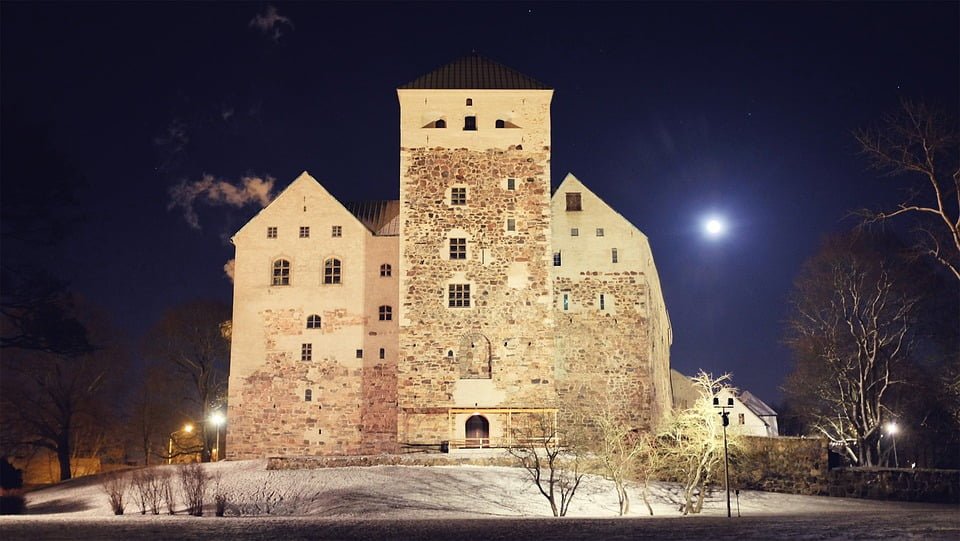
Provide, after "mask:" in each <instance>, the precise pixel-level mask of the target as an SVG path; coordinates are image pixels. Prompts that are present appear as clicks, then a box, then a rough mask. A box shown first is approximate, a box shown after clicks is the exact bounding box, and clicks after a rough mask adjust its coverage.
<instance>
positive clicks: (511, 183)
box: [507, 178, 517, 191]
mask: <svg viewBox="0 0 960 541" xmlns="http://www.w3.org/2000/svg"><path fill="white" fill-rule="evenodd" d="M507 189H508V190H511V191H513V190H516V189H517V179H515V178H508V179H507Z"/></svg>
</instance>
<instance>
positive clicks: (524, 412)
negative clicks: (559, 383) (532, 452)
mask: <svg viewBox="0 0 960 541" xmlns="http://www.w3.org/2000/svg"><path fill="white" fill-rule="evenodd" d="M557 412H558V410H557V408H479V407H474V408H450V409H448V410H447V426H448V435H449V436H450V439H449V440H447V442H448V443H447V445H448V446H449V448H450V449H487V448H495V447H497V448H508V447H529V446H530V445H536V446H541V445H543V444H544V443H547V442H550V443H551V444H552V445H556V444H557V443H559V427H558V425H557ZM457 415H461V420H460V421H459V422H458V421H457ZM463 415H470V416H472V415H483V416H485V417H490V418H498V419H499V420H500V423H501V424H500V426H501V427H502V428H501V430H502V432H503V435H502V436H498V437H486V438H457V437H454V436H455V435H462V434H463V427H462V425H460V423H462V422H463V421H462V418H463V417H462V416H463ZM530 416H546V418H547V419H548V427H547V428H546V430H545V432H547V435H546V436H545V437H539V434H540V433H543V432H541V431H539V430H531V431H530V432H533V433H534V434H536V436H532V437H531V436H528V435H527V434H522V433H523V432H525V431H524V430H522V427H523V426H525V424H526V421H527V420H529V418H530ZM551 425H552V426H551ZM518 432H520V434H518ZM550 432H552V434H553V435H552V436H551V435H550V434H549V433H550Z"/></svg>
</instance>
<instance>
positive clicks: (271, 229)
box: [267, 226, 277, 239]
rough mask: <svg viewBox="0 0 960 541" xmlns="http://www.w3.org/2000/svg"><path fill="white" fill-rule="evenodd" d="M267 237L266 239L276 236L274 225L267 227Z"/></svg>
mask: <svg viewBox="0 0 960 541" xmlns="http://www.w3.org/2000/svg"><path fill="white" fill-rule="evenodd" d="M267 238H268V239H275V238H277V228H276V227H275V226H270V227H268V228H267Z"/></svg>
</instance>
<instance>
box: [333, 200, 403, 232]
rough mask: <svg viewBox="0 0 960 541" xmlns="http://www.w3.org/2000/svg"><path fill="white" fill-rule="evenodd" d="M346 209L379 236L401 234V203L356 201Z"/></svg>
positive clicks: (394, 201) (396, 201)
mask: <svg viewBox="0 0 960 541" xmlns="http://www.w3.org/2000/svg"><path fill="white" fill-rule="evenodd" d="M343 206H344V207H346V209H347V210H349V211H350V213H351V214H353V215H354V216H356V217H357V219H358V220H360V222H361V223H363V225H365V226H366V227H367V229H369V230H370V232H371V233H373V234H374V235H377V236H395V235H399V234H400V201H398V200H396V199H394V200H392V201H355V202H351V203H344V204H343Z"/></svg>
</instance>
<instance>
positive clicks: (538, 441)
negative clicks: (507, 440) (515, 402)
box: [509, 414, 586, 517]
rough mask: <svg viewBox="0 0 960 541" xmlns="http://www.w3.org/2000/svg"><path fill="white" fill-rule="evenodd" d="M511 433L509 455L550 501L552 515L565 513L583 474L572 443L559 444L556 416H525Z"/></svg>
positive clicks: (581, 465)
mask: <svg viewBox="0 0 960 541" xmlns="http://www.w3.org/2000/svg"><path fill="white" fill-rule="evenodd" d="M512 436H513V441H514V446H513V447H510V448H509V452H510V454H511V455H513V456H514V457H515V458H516V459H517V461H518V462H519V463H520V466H522V467H523V469H524V470H526V472H527V473H528V474H529V475H530V480H531V482H533V484H534V485H536V487H537V490H539V491H540V494H542V495H543V497H544V498H546V499H547V501H548V502H549V503H550V510H551V511H553V516H555V517H563V516H566V515H567V510H568V509H569V507H570V502H571V501H573V496H574V495H575V494H576V492H577V488H579V486H580V481H582V480H583V476H584V475H585V473H586V472H585V471H584V470H583V464H582V462H581V457H580V454H579V453H578V452H577V451H576V450H575V449H574V446H571V445H568V444H564V443H561V441H560V434H559V432H558V430H557V425H556V419H555V418H554V417H553V416H551V415H546V414H531V415H529V416H527V418H526V422H524V423H521V424H520V426H518V427H515V428H514V429H513V435H512Z"/></svg>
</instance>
